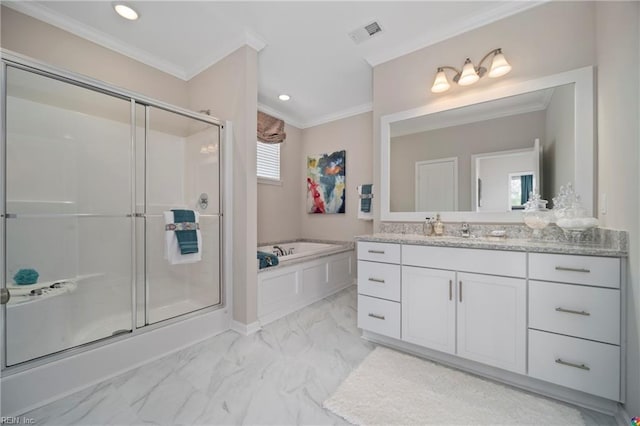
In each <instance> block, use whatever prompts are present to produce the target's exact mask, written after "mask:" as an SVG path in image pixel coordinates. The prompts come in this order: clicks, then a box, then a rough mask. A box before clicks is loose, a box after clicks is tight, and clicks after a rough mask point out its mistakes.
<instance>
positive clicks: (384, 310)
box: [358, 295, 400, 339]
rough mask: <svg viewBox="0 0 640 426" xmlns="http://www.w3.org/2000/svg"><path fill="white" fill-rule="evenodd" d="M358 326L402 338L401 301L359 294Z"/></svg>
mask: <svg viewBox="0 0 640 426" xmlns="http://www.w3.org/2000/svg"><path fill="white" fill-rule="evenodd" d="M358 327H359V328H361V329H363V330H367V331H371V332H373V333H378V334H382V335H384V336H389V337H393V338H395V339H399V338H400V303H398V302H390V301H388V300H383V299H376V298H375V297H369V296H362V295H358Z"/></svg>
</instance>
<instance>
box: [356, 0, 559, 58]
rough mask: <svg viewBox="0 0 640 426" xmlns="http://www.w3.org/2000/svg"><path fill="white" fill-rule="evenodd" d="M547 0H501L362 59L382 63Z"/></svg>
mask: <svg viewBox="0 0 640 426" xmlns="http://www.w3.org/2000/svg"><path fill="white" fill-rule="evenodd" d="M548 1H550V0H536V1H513V2H511V1H510V2H503V3H502V4H501V5H500V6H498V7H496V8H495V9H493V10H490V11H487V12H484V13H479V14H477V15H474V16H472V17H470V18H468V19H466V20H464V21H462V22H460V23H458V24H456V25H451V26H450V27H449V28H447V29H446V30H441V31H437V32H434V33H432V34H430V35H427V36H423V37H417V38H416V39H414V40H413V41H411V42H410V43H406V44H404V45H401V46H397V47H395V48H389V49H385V50H383V51H380V52H376V53H373V54H370V55H367V56H365V58H364V59H365V60H366V61H367V62H368V63H369V65H371V66H372V67H375V66H377V65H380V64H382V63H385V62H388V61H391V60H393V59H396V58H399V57H400V56H404V55H407V54H409V53H412V52H415V51H416V50H420V49H424V48H425V47H428V46H431V45H434V44H436V43H439V42H441V41H444V40H447V39H450V38H452V37H455V36H458V35H460V34H463V33H466V32H468V31H471V30H475V29H476V28H480V27H483V26H485V25H488V24H491V23H493V22H496V21H499V20H501V19H504V18H507V17H509V16H512V15H515V14H518V13H521V12H524V11H525V10H529V9H532V8H534V7H536V6H539V5H541V4H544V3H547V2H548Z"/></svg>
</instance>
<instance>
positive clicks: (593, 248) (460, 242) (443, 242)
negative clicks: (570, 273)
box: [356, 233, 628, 257]
mask: <svg viewBox="0 0 640 426" xmlns="http://www.w3.org/2000/svg"><path fill="white" fill-rule="evenodd" d="M356 240H357V241H371V242H379V243H397V244H412V245H423V246H437V247H462V248H475V249H488V250H509V251H524V252H532V253H558V254H577V255H589V256H609V257H626V256H627V255H628V253H627V251H626V250H622V249H620V248H618V247H609V246H605V245H599V244H586V243H584V244H570V243H568V242H564V241H533V240H530V239H516V238H498V237H468V238H463V237H457V236H442V237H427V236H424V235H419V234H392V233H378V234H373V235H360V236H357V237H356Z"/></svg>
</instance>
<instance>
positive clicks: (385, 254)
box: [358, 241, 400, 263]
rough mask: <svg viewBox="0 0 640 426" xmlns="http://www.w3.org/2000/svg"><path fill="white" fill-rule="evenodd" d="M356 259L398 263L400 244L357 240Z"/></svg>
mask: <svg viewBox="0 0 640 426" xmlns="http://www.w3.org/2000/svg"><path fill="white" fill-rule="evenodd" d="M358 260H370V261H373V262H384V263H400V244H392V243H372V242H368V241H358Z"/></svg>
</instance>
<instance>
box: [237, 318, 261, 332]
mask: <svg viewBox="0 0 640 426" xmlns="http://www.w3.org/2000/svg"><path fill="white" fill-rule="evenodd" d="M231 330H233V331H235V332H236V333H239V334H242V335H243V336H250V335H252V334H253V333H257V332H258V331H260V330H262V326H261V325H260V322H258V321H254V322H252V323H251V324H245V323H242V322H240V321H236V320H231Z"/></svg>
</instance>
